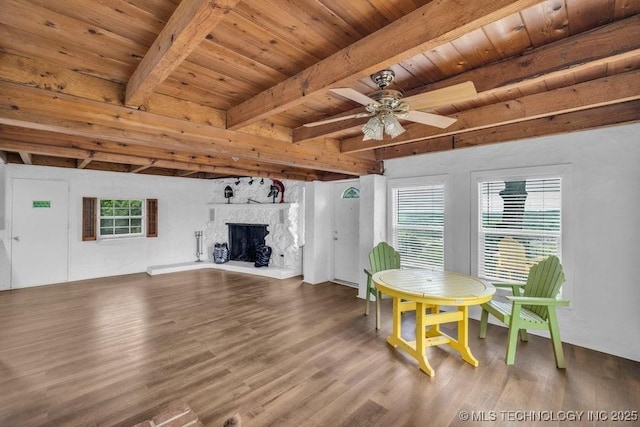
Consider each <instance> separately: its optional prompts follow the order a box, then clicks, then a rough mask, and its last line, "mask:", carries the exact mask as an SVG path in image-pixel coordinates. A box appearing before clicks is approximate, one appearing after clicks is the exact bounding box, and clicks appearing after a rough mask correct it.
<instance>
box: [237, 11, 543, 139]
mask: <svg viewBox="0 0 640 427" xmlns="http://www.w3.org/2000/svg"><path fill="white" fill-rule="evenodd" d="M537 3H540V1H539V0H495V1H492V2H466V3H465V4H464V5H461V4H456V6H455V7H452V4H451V3H450V2H429V3H427V4H426V5H424V6H422V7H420V8H418V9H416V10H415V11H413V12H411V13H409V14H407V15H405V16H403V17H402V18H400V19H397V20H396V21H394V22H392V23H391V24H389V25H387V26H386V27H384V28H382V29H380V30H379V31H376V32H375V33H373V34H371V35H369V36H367V37H365V38H363V39H360V40H358V41H356V42H355V43H353V44H352V45H350V46H348V47H346V48H344V49H342V50H340V51H338V52H336V53H335V54H333V55H331V56H329V57H328V58H326V59H324V60H322V61H320V62H318V63H316V64H314V65H312V66H311V67H309V68H307V69H305V70H303V71H302V72H300V73H298V74H297V75H295V76H293V77H291V78H289V79H287V80H285V81H283V82H281V83H279V84H277V85H275V86H273V87H271V88H270V89H267V90H266V91H264V92H262V93H260V94H258V95H256V96H254V97H253V98H250V99H248V100H247V101H245V102H243V103H242V104H239V105H237V106H235V107H232V108H230V109H229V110H228V111H227V126H228V127H229V128H230V129H239V128H241V127H243V126H247V125H249V124H252V123H254V122H257V121H260V120H263V119H265V118H267V117H268V116H271V115H273V114H278V113H280V112H282V111H284V110H286V109H289V108H292V107H295V106H296V105H299V104H301V103H304V102H306V101H307V99H308V97H309V96H314V95H319V94H322V93H324V92H325V91H326V90H327V89H328V88H329V87H331V86H340V85H346V84H348V83H351V82H353V81H355V80H359V79H362V78H365V77H367V76H368V75H370V74H372V73H374V72H376V71H379V70H381V69H383V68H386V67H388V66H390V65H393V64H396V63H398V62H400V61H401V60H404V59H406V58H408V57H412V56H414V55H417V54H419V53H422V52H425V51H428V50H430V49H433V48H434V47H436V46H440V45H442V44H444V43H447V42H450V41H453V40H455V39H457V38H458V37H461V36H462V35H464V34H466V33H468V32H471V31H473V30H476V29H479V28H482V27H483V26H484V25H487V24H490V23H492V22H495V21H497V20H499V19H501V18H504V17H506V16H509V15H511V14H513V13H517V12H519V11H520V10H522V9H524V8H527V7H529V6H532V5H535V4H537Z"/></svg>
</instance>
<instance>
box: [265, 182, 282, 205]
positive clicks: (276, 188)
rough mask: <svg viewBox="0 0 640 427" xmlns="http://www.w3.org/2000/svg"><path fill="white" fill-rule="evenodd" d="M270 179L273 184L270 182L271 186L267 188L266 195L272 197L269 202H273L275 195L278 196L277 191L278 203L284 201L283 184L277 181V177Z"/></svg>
mask: <svg viewBox="0 0 640 427" xmlns="http://www.w3.org/2000/svg"><path fill="white" fill-rule="evenodd" d="M272 181H273V184H271V187H270V189H269V194H268V195H267V197H271V198H272V201H271V203H275V202H276V197H278V193H279V194H280V203H284V184H283V183H282V181H279V180H277V179H274V180H272Z"/></svg>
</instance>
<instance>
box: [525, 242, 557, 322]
mask: <svg viewBox="0 0 640 427" xmlns="http://www.w3.org/2000/svg"><path fill="white" fill-rule="evenodd" d="M564 281H565V277H564V272H563V271H562V264H560V260H559V259H558V257H557V256H555V255H551V256H549V257H547V258H546V259H544V260H542V261H540V262H539V263H538V264H536V265H534V266H532V267H531V269H530V270H529V276H528V277H527V284H526V285H525V287H524V296H525V297H541V298H556V297H557V296H558V292H560V287H561V286H562V284H563V283H564ZM522 307H523V308H526V309H527V310H529V311H532V312H534V313H536V314H537V315H538V316H540V317H542V318H543V319H545V320H546V319H548V317H549V311H548V309H547V307H545V306H541V305H536V306H527V305H523V306H522Z"/></svg>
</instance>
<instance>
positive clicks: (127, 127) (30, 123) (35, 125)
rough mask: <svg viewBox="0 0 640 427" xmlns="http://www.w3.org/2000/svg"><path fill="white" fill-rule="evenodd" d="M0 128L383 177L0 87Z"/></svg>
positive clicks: (357, 164) (252, 139) (370, 168)
mask: <svg viewBox="0 0 640 427" xmlns="http://www.w3.org/2000/svg"><path fill="white" fill-rule="evenodd" d="M0 92H2V93H3V97H2V98H0V124H5V125H9V126H18V127H23V128H28V129H40V130H46V131H50V132H56V133H65V134H71V135H79V136H85V137H89V138H99V139H104V140H109V141H115V142H121V143H124V144H131V145H139V144H140V143H144V144H149V143H153V144H154V145H155V146H156V147H159V148H165V149H169V150H181V151H193V152H196V153H202V154H209V155H210V154H213V155H224V156H230V157H231V156H237V157H239V158H241V159H246V160H259V161H261V162H266V163H273V164H279V165H284V166H292V167H300V168H309V169H315V170H324V171H328V172H334V173H344V174H347V175H363V174H368V173H381V172H382V165H381V164H380V162H377V161H374V160H367V159H361V158H357V157H354V156H345V155H342V154H340V153H337V152H330V151H328V150H321V149H317V148H314V147H307V146H301V145H294V144H290V143H286V142H283V141H278V140H274V139H269V138H265V137H261V136H257V135H250V134H244V133H239V132H234V131H229V130H226V129H219V128H214V127H211V126H203V125H200V124H197V123H192V122H187V121H184V120H178V119H171V118H167V117H162V116H158V115H155V114H150V113H147V112H144V111H138V110H132V109H129V108H125V107H119V106H116V105H110V104H104V103H99V102H95V101H90V100H86V99H79V98H76V97H73V96H69V95H66V94H60V93H52V92H49V91H46V90H41V89H35V88H28V87H24V86H20V85H16V84H12V83H7V82H0Z"/></svg>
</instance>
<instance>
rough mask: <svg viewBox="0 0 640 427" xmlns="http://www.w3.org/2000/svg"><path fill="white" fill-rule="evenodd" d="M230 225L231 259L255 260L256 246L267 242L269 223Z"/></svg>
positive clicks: (228, 224)
mask: <svg viewBox="0 0 640 427" xmlns="http://www.w3.org/2000/svg"><path fill="white" fill-rule="evenodd" d="M227 226H228V227H229V259H230V260H235V261H247V262H255V260H256V248H257V247H258V246H260V245H264V244H265V240H264V238H265V237H266V236H267V234H269V231H268V230H267V227H268V224H234V223H227Z"/></svg>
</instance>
